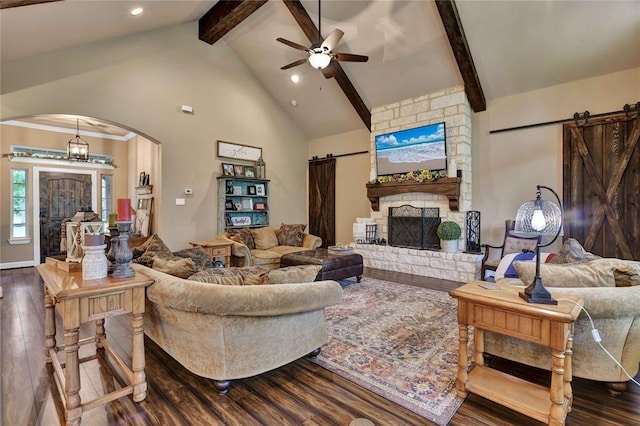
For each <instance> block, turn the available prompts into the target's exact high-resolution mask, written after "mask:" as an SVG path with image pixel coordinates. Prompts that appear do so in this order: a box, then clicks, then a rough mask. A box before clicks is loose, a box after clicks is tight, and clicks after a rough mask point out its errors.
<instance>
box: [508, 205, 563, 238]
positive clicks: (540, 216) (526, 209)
mask: <svg viewBox="0 0 640 426" xmlns="http://www.w3.org/2000/svg"><path fill="white" fill-rule="evenodd" d="M561 227H562V213H561V212H560V207H558V206H557V205H556V204H555V203H552V202H551V201H547V200H542V199H539V198H536V199H535V200H532V201H527V202H526V203H524V204H522V205H521V206H520V208H519V209H518V213H517V214H516V224H515V228H514V231H515V232H517V233H518V234H520V235H556V233H557V232H558V229H560V228H561Z"/></svg>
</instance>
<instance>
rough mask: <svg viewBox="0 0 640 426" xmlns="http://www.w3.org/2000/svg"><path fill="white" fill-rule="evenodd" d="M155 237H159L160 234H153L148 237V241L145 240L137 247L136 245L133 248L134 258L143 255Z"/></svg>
mask: <svg viewBox="0 0 640 426" xmlns="http://www.w3.org/2000/svg"><path fill="white" fill-rule="evenodd" d="M155 238H159V237H158V234H153V235H152V236H150V237H149V238H147V241H145V242H144V243H142V244H140V245H139V246H137V247H134V248H132V249H131V253H132V254H133V258H134V259H137V258H139V257H140V256H142V255H143V254H144V252H145V251H146V250H147V248H148V247H149V244H151V242H152V241H153V240H154V239H155Z"/></svg>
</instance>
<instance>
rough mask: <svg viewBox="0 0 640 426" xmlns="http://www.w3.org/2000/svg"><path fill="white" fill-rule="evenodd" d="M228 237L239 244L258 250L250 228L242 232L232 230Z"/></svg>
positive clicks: (243, 229) (241, 230)
mask: <svg viewBox="0 0 640 426" xmlns="http://www.w3.org/2000/svg"><path fill="white" fill-rule="evenodd" d="M227 236H228V237H229V238H230V239H232V240H233V241H235V242H237V243H242V244H244V245H245V246H247V247H248V248H249V250H253V249H255V248H256V243H255V241H254V240H253V234H252V233H251V230H250V229H249V228H242V229H240V230H237V231H236V230H230V231H228V232H227Z"/></svg>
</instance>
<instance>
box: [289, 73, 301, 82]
mask: <svg viewBox="0 0 640 426" xmlns="http://www.w3.org/2000/svg"><path fill="white" fill-rule="evenodd" d="M291 81H293V82H294V83H298V82H299V81H300V76H299V75H298V74H291Z"/></svg>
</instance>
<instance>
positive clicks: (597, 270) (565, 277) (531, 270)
mask: <svg viewBox="0 0 640 426" xmlns="http://www.w3.org/2000/svg"><path fill="white" fill-rule="evenodd" d="M603 260H608V259H599V260H594V261H591V262H588V263H580V264H566V265H555V264H551V263H543V264H541V265H540V276H541V277H542V282H543V284H544V285H545V286H547V287H615V285H616V283H615V279H614V275H613V271H614V265H613V264H612V263H610V262H602V261H603ZM515 268H516V271H518V274H519V276H520V280H521V281H522V282H523V284H524V285H529V284H531V283H532V282H533V279H534V278H535V276H536V263H535V262H515Z"/></svg>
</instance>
